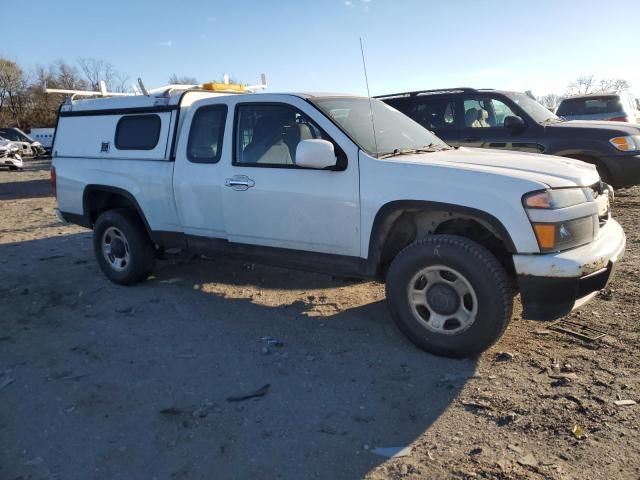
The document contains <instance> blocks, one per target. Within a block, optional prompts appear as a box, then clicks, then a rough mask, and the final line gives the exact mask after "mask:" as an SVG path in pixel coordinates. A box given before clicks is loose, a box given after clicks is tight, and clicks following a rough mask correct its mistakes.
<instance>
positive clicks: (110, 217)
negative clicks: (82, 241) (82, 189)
mask: <svg viewBox="0 0 640 480" xmlns="http://www.w3.org/2000/svg"><path fill="white" fill-rule="evenodd" d="M93 249H94V253H95V256H96V259H97V261H98V264H99V265H100V268H101V270H102V272H103V273H104V274H105V275H106V276H107V278H109V280H111V281H112V282H114V283H117V284H120V285H133V284H135V283H139V282H142V281H143V280H145V279H146V278H147V277H148V276H149V275H150V274H151V272H152V270H153V267H154V264H155V247H154V245H153V243H152V242H151V240H150V239H149V236H148V235H147V232H146V230H145V228H144V225H143V224H142V222H141V221H140V219H139V217H138V216H137V215H136V214H135V213H133V212H131V211H130V210H127V209H115V210H108V211H106V212H104V213H103V214H101V215H100V216H99V217H98V220H97V221H96V224H95V226H94V229H93Z"/></svg>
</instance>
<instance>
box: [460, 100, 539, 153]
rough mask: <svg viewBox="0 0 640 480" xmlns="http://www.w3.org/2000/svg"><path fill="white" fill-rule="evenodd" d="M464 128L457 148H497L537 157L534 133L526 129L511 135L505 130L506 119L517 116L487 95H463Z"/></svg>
mask: <svg viewBox="0 0 640 480" xmlns="http://www.w3.org/2000/svg"><path fill="white" fill-rule="evenodd" d="M463 112H464V127H463V130H462V132H461V141H460V145H463V146H465V147H482V148H496V149H501V150H519V151H522V152H534V153H540V152H542V151H543V148H542V146H541V145H539V144H538V142H537V137H536V129H535V128H532V126H531V125H525V128H524V129H523V130H521V131H513V130H510V129H508V128H505V126H504V119H505V118H506V117H508V116H520V115H519V114H518V113H517V112H514V111H513V109H512V108H511V107H509V106H508V105H507V104H506V103H504V102H502V101H500V100H498V99H496V98H491V97H489V96H487V95H465V97H464V105H463Z"/></svg>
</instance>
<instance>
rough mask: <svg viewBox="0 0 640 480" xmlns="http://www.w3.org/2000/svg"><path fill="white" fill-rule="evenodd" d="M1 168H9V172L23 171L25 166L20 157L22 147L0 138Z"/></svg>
mask: <svg viewBox="0 0 640 480" xmlns="http://www.w3.org/2000/svg"><path fill="white" fill-rule="evenodd" d="M0 167H8V168H9V170H22V169H23V168H24V164H23V162H22V157H21V156H20V146H19V145H18V144H17V143H16V142H11V141H9V140H6V139H4V138H1V137H0Z"/></svg>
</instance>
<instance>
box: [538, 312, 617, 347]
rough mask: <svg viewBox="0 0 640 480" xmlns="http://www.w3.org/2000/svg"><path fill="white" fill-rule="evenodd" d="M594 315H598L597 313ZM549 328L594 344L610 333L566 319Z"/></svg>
mask: <svg viewBox="0 0 640 480" xmlns="http://www.w3.org/2000/svg"><path fill="white" fill-rule="evenodd" d="M592 313H593V314H597V312H592ZM595 316H598V315H595ZM548 328H549V329H550V330H556V331H558V332H562V333H566V334H569V335H572V336H574V337H577V338H579V339H581V340H585V341H587V342H594V341H596V340H598V339H600V338H602V337H604V336H605V335H608V332H605V331H603V330H598V329H596V328H593V327H590V326H588V325H585V324H584V323H580V322H576V321H573V320H566V319H563V320H558V321H555V322H553V323H552V324H551V325H549V327H548Z"/></svg>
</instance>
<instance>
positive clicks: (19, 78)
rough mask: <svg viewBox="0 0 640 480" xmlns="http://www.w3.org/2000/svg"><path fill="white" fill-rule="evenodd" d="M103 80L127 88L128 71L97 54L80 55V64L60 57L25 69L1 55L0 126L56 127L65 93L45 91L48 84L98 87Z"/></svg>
mask: <svg viewBox="0 0 640 480" xmlns="http://www.w3.org/2000/svg"><path fill="white" fill-rule="evenodd" d="M100 80H104V81H105V82H106V84H107V88H108V90H110V91H114V92H124V91H126V90H127V88H128V83H129V75H127V74H124V73H122V72H119V71H118V70H117V69H116V68H115V67H114V66H113V65H111V64H110V63H108V62H105V61H104V60H100V59H96V58H81V59H79V60H78V62H77V65H73V64H69V63H67V62H64V61H62V60H58V61H56V62H53V63H51V64H49V65H47V66H37V67H35V68H34V69H32V70H31V71H26V70H24V69H23V68H22V67H21V66H20V65H18V64H17V63H16V62H14V61H12V60H9V59H5V58H0V126H15V127H18V128H21V129H26V130H29V129H30V128H31V127H53V126H55V122H56V116H57V112H58V107H59V106H60V104H61V103H62V102H63V101H64V95H61V94H47V93H45V91H44V88H45V85H46V86H47V87H49V88H64V89H71V90H99V88H100V86H99V83H100Z"/></svg>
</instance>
